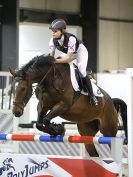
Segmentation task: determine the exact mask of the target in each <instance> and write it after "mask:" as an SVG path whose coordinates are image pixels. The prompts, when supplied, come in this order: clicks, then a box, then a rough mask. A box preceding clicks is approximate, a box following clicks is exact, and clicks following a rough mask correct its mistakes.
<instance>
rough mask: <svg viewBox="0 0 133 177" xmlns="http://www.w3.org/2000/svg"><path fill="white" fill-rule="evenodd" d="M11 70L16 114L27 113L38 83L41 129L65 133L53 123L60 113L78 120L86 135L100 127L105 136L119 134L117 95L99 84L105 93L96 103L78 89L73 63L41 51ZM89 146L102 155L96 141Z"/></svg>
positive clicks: (39, 128)
mask: <svg viewBox="0 0 133 177" xmlns="http://www.w3.org/2000/svg"><path fill="white" fill-rule="evenodd" d="M10 73H11V74H12V75H13V77H14V80H13V84H12V85H16V83H17V85H16V88H15V98H14V102H13V108H12V112H13V114H14V115H15V116H16V117H20V116H21V115H22V114H23V111H24V107H25V106H26V104H27V102H28V101H29V99H30V98H31V96H32V94H33V92H35V91H33V84H35V83H37V84H38V86H37V88H36V96H37V98H38V99H39V102H38V106H37V110H38V118H37V123H36V128H37V129H38V130H40V131H42V132H46V133H49V134H50V135H54V136H56V135H58V134H64V133H65V130H64V128H62V126H60V125H58V124H53V123H51V120H52V119H53V118H55V117H57V116H60V117H62V118H63V119H65V120H67V121H71V122H75V123H76V124H77V128H78V132H79V134H80V135H82V136H95V135H96V134H97V132H98V131H100V132H101V133H102V134H103V136H108V137H115V136H116V134H117V131H118V122H119V121H118V110H119V108H118V109H116V108H115V104H114V102H115V99H114V100H112V99H111V97H110V96H109V94H108V93H107V92H106V91H104V90H103V89H102V88H99V89H100V90H101V92H102V94H103V97H97V99H98V105H97V106H92V105H91V103H90V101H89V96H87V95H84V94H81V93H79V92H75V91H74V89H73V87H72V83H71V79H70V66H69V64H57V63H55V58H54V57H52V56H44V55H41V56H36V57H34V58H33V59H32V60H30V61H29V62H28V63H27V64H25V65H24V66H22V67H21V68H20V69H19V70H18V71H16V70H13V69H11V68H10ZM116 105H118V103H117V102H116ZM121 109H123V108H122V107H121ZM121 111H122V110H121ZM85 148H86V150H87V152H88V153H89V155H91V156H99V155H98V153H97V150H96V148H95V146H94V144H85Z"/></svg>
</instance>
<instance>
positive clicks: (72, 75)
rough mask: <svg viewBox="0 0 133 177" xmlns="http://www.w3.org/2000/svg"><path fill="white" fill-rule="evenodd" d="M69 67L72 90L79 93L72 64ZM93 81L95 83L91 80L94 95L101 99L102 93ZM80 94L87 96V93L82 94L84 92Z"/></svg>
mask: <svg viewBox="0 0 133 177" xmlns="http://www.w3.org/2000/svg"><path fill="white" fill-rule="evenodd" d="M69 65H70V74H71V82H72V86H73V89H74V90H75V91H80V90H79V85H78V82H77V79H76V76H75V68H74V66H73V63H72V62H71V63H70V64H69ZM94 81H95V80H94V79H92V80H91V84H92V89H93V93H94V95H95V96H97V97H103V94H102V92H101V91H100V89H99V88H98V86H97V85H96V84H95V83H94ZM81 93H82V94H83V95H88V93H87V92H84V91H81Z"/></svg>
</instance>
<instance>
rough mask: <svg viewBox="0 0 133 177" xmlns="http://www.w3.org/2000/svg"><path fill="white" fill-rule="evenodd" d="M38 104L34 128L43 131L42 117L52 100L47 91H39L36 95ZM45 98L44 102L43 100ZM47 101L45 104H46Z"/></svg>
mask: <svg viewBox="0 0 133 177" xmlns="http://www.w3.org/2000/svg"><path fill="white" fill-rule="evenodd" d="M37 98H38V100H39V102H38V105H37V112H38V117H37V123H36V128H37V129H38V130H40V131H44V126H43V118H44V116H45V115H46V114H47V112H48V110H49V109H50V108H51V107H52V104H53V103H52V101H51V98H50V96H49V95H48V94H47V93H45V92H44V93H40V95H38V97H37ZM44 100H45V102H44ZM46 103H47V104H46Z"/></svg>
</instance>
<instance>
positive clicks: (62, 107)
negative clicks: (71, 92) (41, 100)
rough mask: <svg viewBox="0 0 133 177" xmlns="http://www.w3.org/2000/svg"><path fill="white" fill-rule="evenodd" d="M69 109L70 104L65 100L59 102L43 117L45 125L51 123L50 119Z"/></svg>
mask: <svg viewBox="0 0 133 177" xmlns="http://www.w3.org/2000/svg"><path fill="white" fill-rule="evenodd" d="M67 110H68V106H67V105H66V103H64V102H63V101H60V102H59V103H57V104H56V105H55V106H54V107H53V108H52V109H51V110H50V112H49V113H48V114H47V115H46V116H45V117H44V118H43V123H44V125H47V124H49V123H50V121H51V120H52V119H53V118H54V117H57V116H60V115H61V114H63V113H64V112H65V111H67Z"/></svg>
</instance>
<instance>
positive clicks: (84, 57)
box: [74, 44, 88, 77]
mask: <svg viewBox="0 0 133 177" xmlns="http://www.w3.org/2000/svg"><path fill="white" fill-rule="evenodd" d="M74 58H75V59H76V60H77V61H76V64H77V66H78V69H79V71H80V73H81V74H82V77H86V69H87V63H88V51H87V49H86V47H85V46H84V45H83V44H80V45H79V48H78V50H77V53H76V54H75V56H74Z"/></svg>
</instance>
